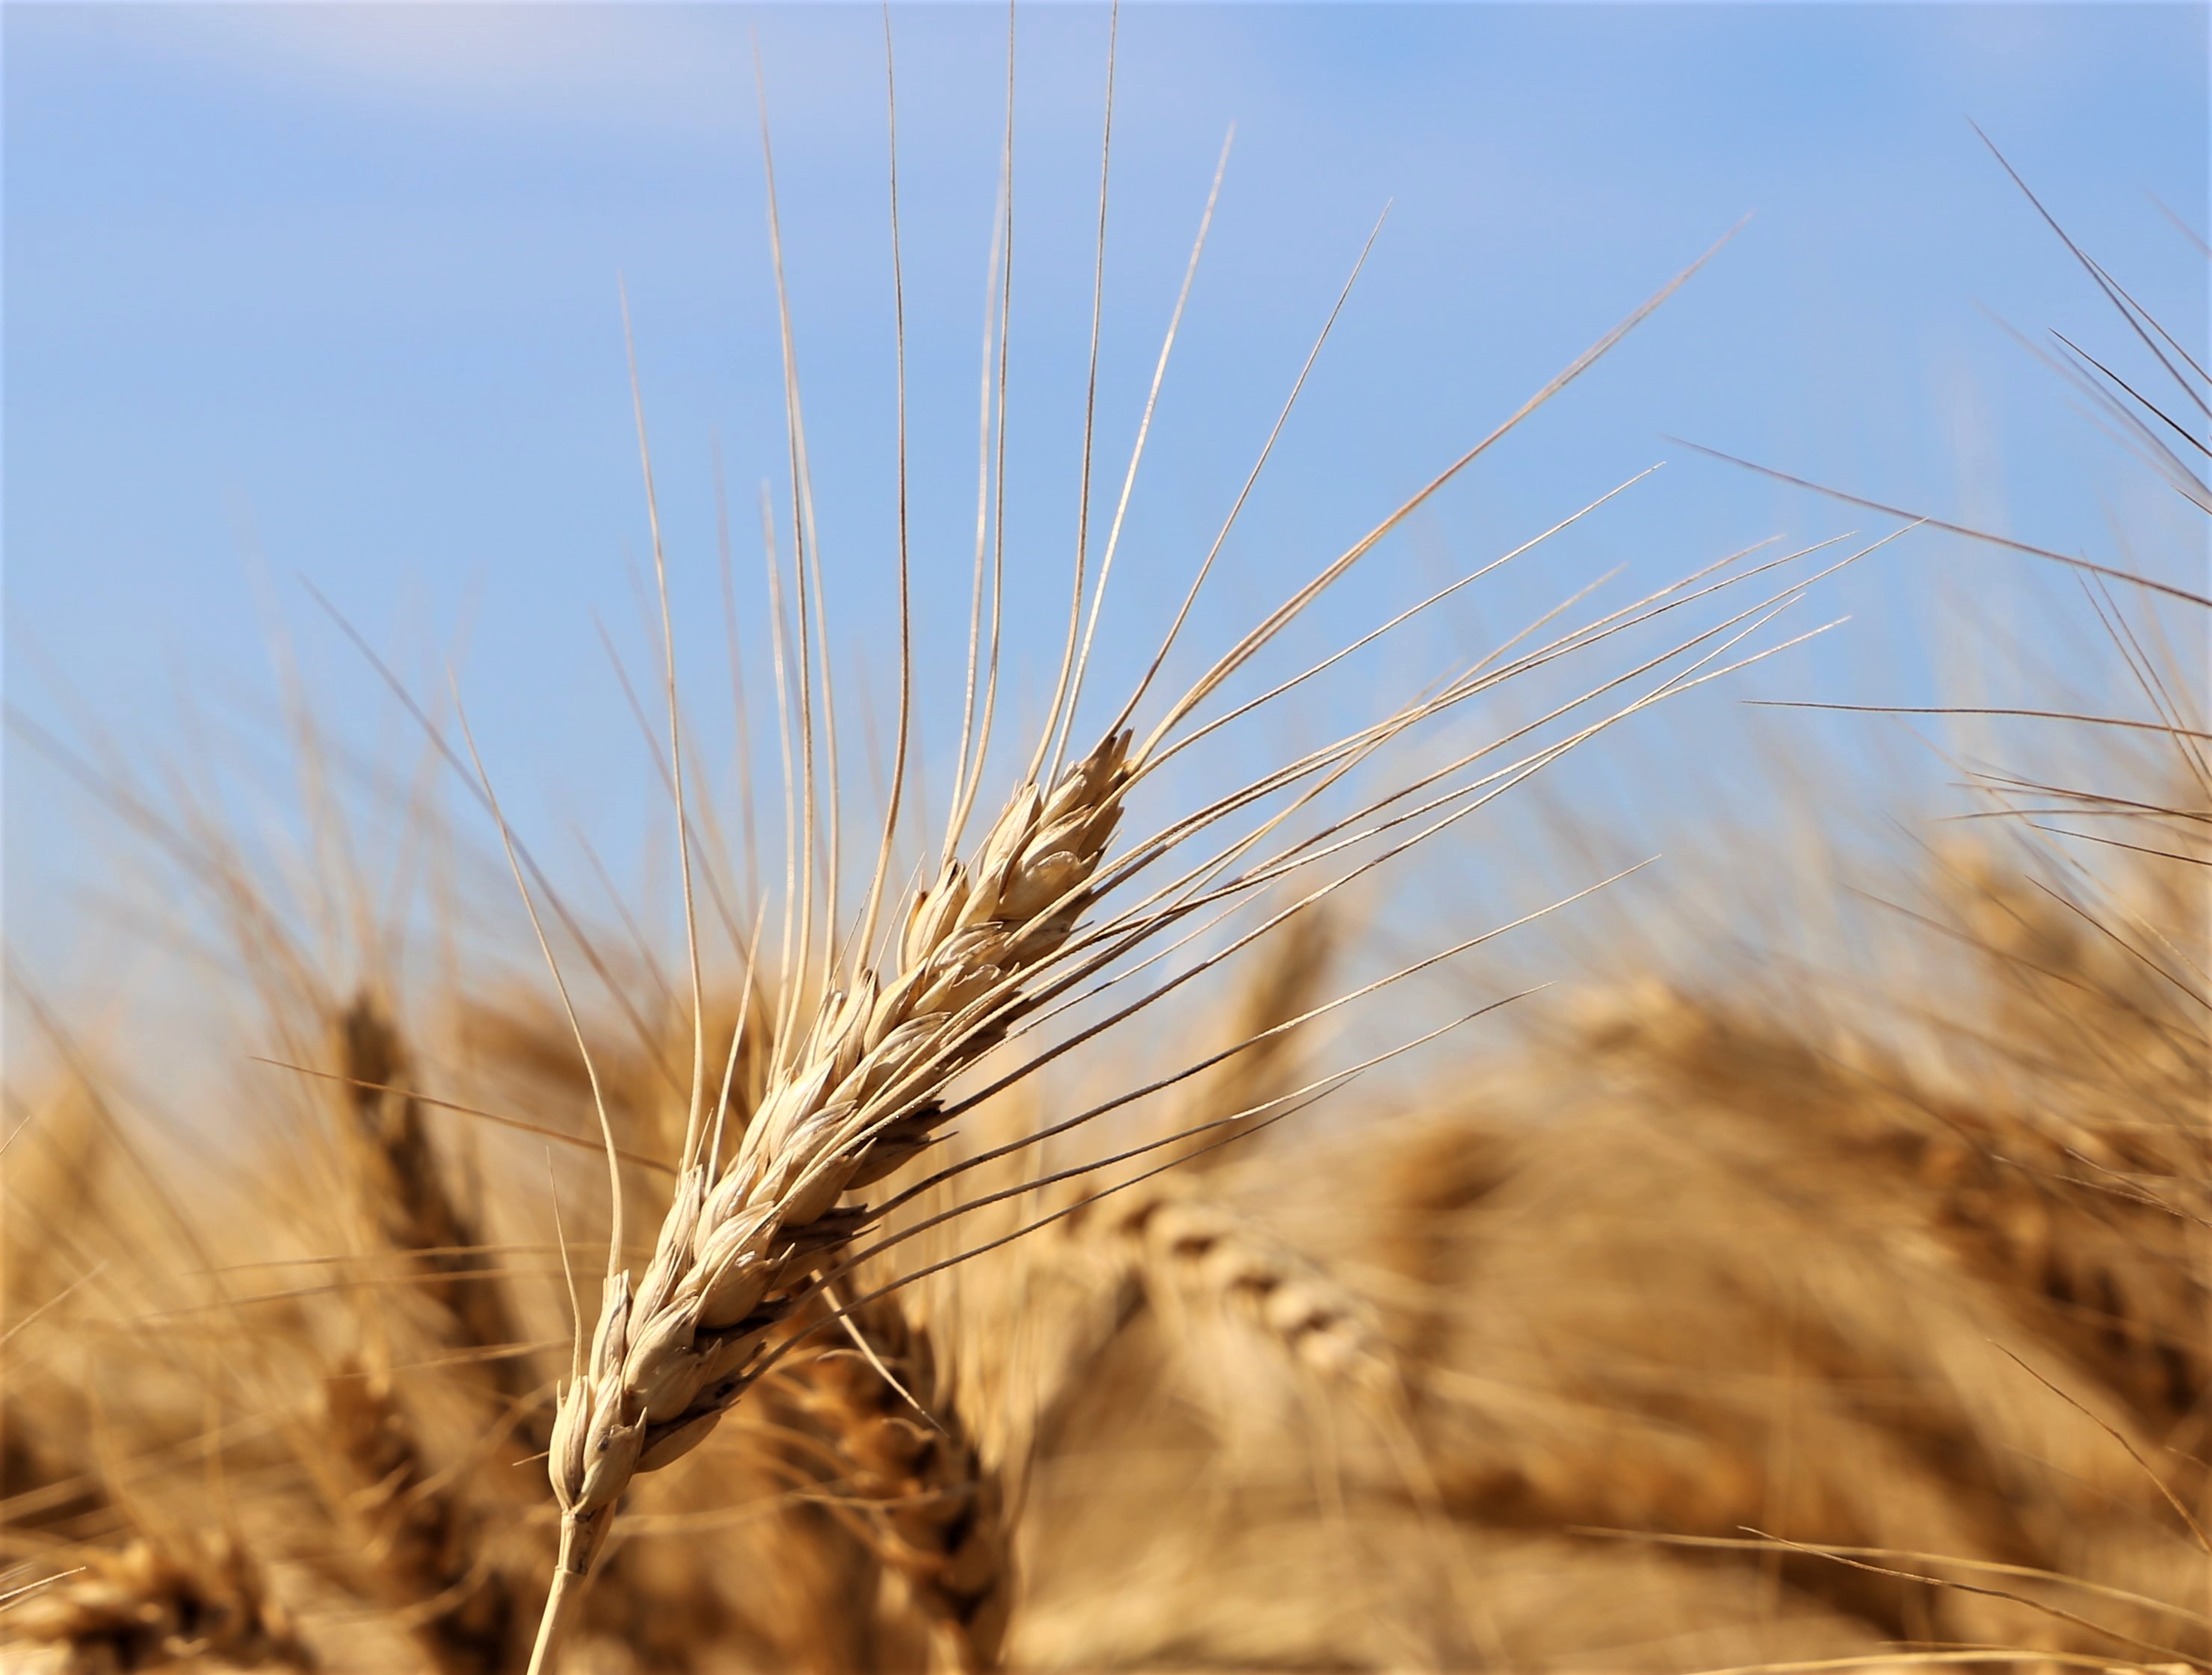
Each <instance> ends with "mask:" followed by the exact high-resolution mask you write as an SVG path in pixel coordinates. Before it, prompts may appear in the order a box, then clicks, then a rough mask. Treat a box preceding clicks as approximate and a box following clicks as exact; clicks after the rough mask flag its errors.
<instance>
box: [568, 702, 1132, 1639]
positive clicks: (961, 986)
mask: <svg viewBox="0 0 2212 1675" xmlns="http://www.w3.org/2000/svg"><path fill="white" fill-rule="evenodd" d="M1128 747H1129V735H1128V734H1127V732H1126V731H1124V732H1119V733H1115V734H1114V735H1112V736H1110V737H1108V738H1107V739H1106V740H1105V741H1104V742H1103V743H1101V744H1100V745H1099V746H1098V747H1097V749H1096V750H1093V751H1092V752H1091V754H1090V755H1089V756H1085V758H1083V759H1082V760H1081V761H1080V762H1076V763H1075V764H1074V765H1073V766H1072V767H1070V768H1068V769H1067V770H1066V772H1065V773H1064V774H1062V775H1061V777H1060V781H1059V783H1058V784H1057V785H1055V786H1053V787H1052V788H1051V790H1050V791H1049V792H1046V791H1043V790H1041V789H1040V788H1039V787H1037V786H1035V785H1034V784H1030V785H1025V786H1023V787H1022V788H1021V789H1020V790H1019V791H1018V792H1017V793H1016V794H1015V796H1014V798H1012V803H1011V804H1010V805H1009V806H1008V807H1007V809H1006V811H1005V813H1003V814H1002V815H1001V816H1000V818H999V820H998V822H996V823H995V824H994V826H993V827H992V828H991V830H990V832H989V834H987V837H986V838H985V840H984V841H983V843H982V846H981V849H980V851H979V852H978V853H977V856H976V859H975V862H974V863H973V865H963V864H962V863H960V862H958V861H953V862H951V863H949V864H948V865H946V866H945V868H944V870H943V871H942V872H941V873H940V874H939V877H938V880H937V882H936V883H935V884H934V885H933V886H932V887H931V888H929V889H926V890H924V891H922V892H921V894H920V895H918V896H917V897H916V898H915V901H914V904H913V907H912V908H911V910H910V911H909V913H908V919H907V925H906V931H905V934H904V936H903V937H902V938H901V939H900V942H899V944H898V946H897V948H896V950H894V954H895V968H894V969H893V970H892V972H891V973H890V974H889V976H888V977H887V978H882V979H879V978H878V976H876V975H875V974H873V973H870V972H865V971H864V972H863V973H862V974H860V977H859V978H858V980H856V981H855V982H854V986H853V987H852V988H851V989H850V990H849V991H845V992H833V993H832V994H830V995H829V997H827V998H826V999H825V1001H824V1002H823V1005H822V1007H821V1009H820V1010H819V1012H818V1013H817V1017H816V1018H815V1022H814V1024H813V1027H812V1029H811V1030H810V1031H809V1032H808V1033H807V1035H805V1039H804V1041H802V1042H801V1043H800V1045H799V1047H798V1048H797V1050H796V1051H795V1052H794V1053H793V1054H792V1055H791V1056H790V1058H789V1059H788V1060H787V1062H786V1063H785V1064H783V1065H780V1066H779V1067H778V1070H777V1073H776V1074H775V1077H773V1078H772V1081H771V1084H770V1088H769V1095H768V1097H767V1099H766V1101H764V1102H763V1106H762V1108H761V1110H760V1112H759V1114H758V1115H757V1117H756V1118H755V1120H754V1121H753V1122H752V1124H751V1125H750V1126H749V1127H748V1129H747V1130H746V1132H745V1136H744V1141H743V1143H742V1144H740V1146H739V1148H738V1152H737V1156H735V1158H734V1159H733V1160H732V1162H730V1164H729V1166H728V1168H726V1169H722V1168H718V1163H719V1149H720V1138H721V1137H720V1133H719V1132H713V1131H708V1132H702V1133H700V1134H699V1135H698V1136H697V1137H696V1144H694V1146H693V1148H692V1151H691V1155H690V1156H687V1157H686V1159H685V1160H684V1170H683V1173H682V1174H681V1176H680V1177H679V1178H678V1181H677V1186H676V1191H675V1195H674V1199H673V1202H672V1203H671V1205H670V1208H669V1211H668V1214H667V1217H666V1218H665V1220H664V1221H663V1222H662V1223H661V1227H660V1233H659V1238H658V1240H657V1241H656V1243H655V1246H654V1250H653V1260H652V1262H651V1263H650V1264H649V1265H647V1268H646V1270H645V1273H644V1277H643V1278H642V1279H641V1281H639V1283H638V1284H637V1285H636V1287H635V1290H633V1289H632V1286H631V1284H630V1279H629V1274H628V1273H627V1272H626V1271H624V1272H619V1273H616V1274H614V1275H612V1276H611V1277H609V1278H608V1279H607V1280H606V1282H605V1293H604V1299H603V1302H602V1305H601V1308H600V1311H599V1324H598V1326H597V1328H596V1330H595V1331H594V1332H593V1333H592V1344H591V1348H590V1351H589V1356H588V1358H587V1359H586V1360H585V1362H584V1364H583V1365H581V1366H580V1367H579V1368H578V1369H577V1372H576V1375H575V1376H574V1377H573V1378H572V1379H571V1380H569V1381H568V1382H567V1383H566V1385H565V1386H564V1387H563V1388H562V1393H561V1399H560V1405H559V1409H558V1411H557V1412H556V1416H555V1419H554V1423H553V1442H552V1449H551V1452H550V1457H549V1460H548V1469H549V1472H550V1476H551V1478H552V1481H553V1494H554V1498H555V1499H556V1501H557V1502H559V1503H560V1507H561V1514H562V1515H561V1552H560V1558H559V1561H558V1568H557V1569H556V1573H555V1578H554V1586H553V1592H552V1594H551V1596H550V1598H549V1599H548V1601H547V1604H546V1612H545V1617H544V1623H543V1625H542V1626H541V1629H540V1631H539V1636H538V1647H537V1650H536V1652H535V1654H533V1657H532V1669H533V1670H538V1669H543V1668H544V1666H546V1663H547V1661H548V1660H549V1659H550V1655H551V1650H552V1647H553V1645H554V1643H555V1642H556V1639H557V1636H558V1634H559V1628H560V1619H561V1616H562V1611H563V1610H564V1608H565V1606H566V1605H567V1604H568V1601H569V1599H570V1598H571V1596H572V1595H573V1593H574V1589H575V1588H576V1587H578V1586H579V1585H580V1582H581V1581H582V1579H583V1578H584V1577H585V1576H586V1575H587V1574H588V1572H589V1571H590V1569H591V1565H592V1559H593V1557H594V1556H595V1555H596V1554H597V1553H598V1551H599V1546H600V1545H601V1543H602V1542H603V1541H604V1539H605V1535H606V1532H607V1528H608V1526H609V1525H610V1524H611V1521H612V1520H613V1516H614V1511H615V1503H616V1502H617V1499H618V1498H619V1497H620V1496H621V1495H622V1493H623V1490H624V1489H626V1488H627V1487H628V1486H629V1482H630V1480H631V1478H634V1477H635V1475H636V1474H637V1473H639V1472H650V1471H655V1470H657V1469H659V1467H661V1466H665V1465H667V1464H669V1463H670V1462H671V1461H672V1460H677V1459H678V1458H680V1457H681V1456H682V1455H683V1454H684V1453H688V1452H689V1451H690V1449H692V1448H694V1447H697V1446H698V1444H699V1443H700V1442H701V1441H704V1440H705V1438H706V1436H707V1434H708V1432H709V1431H710V1430H712V1429H714V1425H715V1423H716V1422H717V1421H719V1420H720V1417H721V1416H722V1414H723V1413H724V1412H725V1411H726V1410H727V1409H728V1408H729V1407H730V1405H732V1403H733V1402H735V1401H736V1400H737V1399H738V1396H739V1395H740V1394H741V1393H743V1391H744V1389H745V1387H746V1386H747V1385H748V1384H749V1383H750V1381H751V1380H752V1378H753V1377H754V1376H755V1375H757V1367H756V1365H755V1363H756V1362H757V1360H758V1358H759V1356H760V1352H761V1350H762V1348H763V1344H765V1343H766V1341H767V1339H768V1337H769V1333H770V1332H772V1331H773V1330H774V1329H775V1327H776V1326H778V1325H779V1324H781V1322H783V1321H784V1320H787V1318H788V1317H789V1315H790V1314H791V1313H792V1311H793V1308H795V1307H796V1306H797V1305H798V1304H799V1302H801V1301H803V1300H804V1299H805V1297H806V1296H808V1295H809V1294H810V1287H809V1284H808V1282H809V1280H810V1278H811V1276H812V1275H813V1273H814V1272H815V1271H816V1269H817V1267H819V1266H820V1265H822V1263H823V1260H824V1259H825V1258H826V1257H828V1256H829V1255H830V1254H832V1253H835V1252H836V1251H837V1250H839V1249H840V1248H841V1247H844V1246H846V1245H848V1244H849V1243H850V1242H851V1241H852V1240H853V1238H854V1236H855V1235H857V1234H858V1233H859V1232H860V1229H862V1228H863V1227H864V1226H866V1224H867V1222H868V1218H869V1212H868V1211H867V1210H866V1208H864V1207H861V1206H859V1205H848V1206H844V1207H840V1206H839V1204H838V1200H839V1199H842V1197H843V1196H844V1195H845V1194H846V1193H848V1192H849V1191H852V1190H854V1189H855V1188H859V1187H864V1186H868V1185H870V1184H871V1183H872V1182H874V1181H877V1180H881V1179H882V1178H883V1177H884V1176H885V1175H887V1174H890V1173H891V1172H892V1171H893V1170H894V1169H896V1168H898V1167H899V1166H900V1165H902V1163H904V1162H907V1161H908V1159H909V1158H911V1157H913V1156H915V1155H916V1154H917V1153H919V1152H920V1151H921V1150H922V1149H923V1147H924V1146H926V1145H927V1144H928V1143H929V1140H930V1138H931V1135H932V1132H933V1130H934V1128H935V1127H936V1126H937V1125H938V1124H939V1122H940V1121H942V1120H943V1119H944V1115H945V1112H944V1108H943V1106H942V1104H941V1103H940V1102H939V1095H941V1094H942V1093H943V1091H944V1089H945V1087H946V1085H947V1084H948V1083H951V1081H952V1080H953V1078H954V1077H957V1076H958V1075H959V1074H960V1073H961V1072H962V1071H964V1070H966V1069H967V1068H969V1066H970V1065H974V1064H975V1062H976V1061H977V1060H978V1059H981V1057H982V1055H983V1054H984V1053H987V1051H989V1049H990V1048H991V1047H993V1046H994V1045H995V1044H996V1043H997V1042H998V1041H999V1040H1000V1038H1001V1037H1002V1036H1003V1035H1005V1033H1006V1029H1008V1027H1009V1026H1010V1025H1011V1024H1012V1023H1013V1022H1014V1021H1015V1020H1016V1019H1017V1018H1018V1017H1020V1016H1021V1015H1022V1012H1023V1010H1024V990H1023V985H1024V980H1025V979H1028V978H1030V977H1032V976H1034V975H1035V974H1036V973H1037V972H1038V970H1039V969H1040V968H1042V967H1043V966H1044V965H1046V964H1047V963H1048V962H1050V961H1051V960H1052V958H1053V956H1054V955H1055V954H1057V953H1058V952H1059V951H1060V949H1061V948H1062V946H1063V945H1064V944H1066V942H1067V940H1068V938H1069V937H1070V936H1071V935H1072V934H1073V932H1074V930H1075V928H1076V925H1077V923H1078V921H1079V919H1080V918H1081V916H1082V914H1083V912H1084V910H1085V908H1086V907H1088V906H1089V905H1090V901H1091V895H1092V891H1091V883H1092V880H1093V878H1094V877H1095V876H1096V874H1097V871H1098V868H1099V864H1100V862H1101V860H1102V859H1103V857H1104V854H1105V852H1106V847H1107V845H1108V843H1109V841H1111V840H1112V837H1113V834H1114V832H1115V828H1116V826H1117V825H1118V823H1119V822H1120V819H1121V809H1122V795H1123V792H1124V790H1125V788H1126V786H1127V781H1128V777H1129V767H1128V760H1127V756H1128Z"/></svg>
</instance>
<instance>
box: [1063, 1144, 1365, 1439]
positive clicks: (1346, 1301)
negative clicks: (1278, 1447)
mask: <svg viewBox="0 0 2212 1675" xmlns="http://www.w3.org/2000/svg"><path fill="white" fill-rule="evenodd" d="M1066 1226H1067V1228H1068V1229H1069V1232H1070V1234H1071V1235H1072V1236H1073V1237H1075V1238H1078V1239H1081V1240H1085V1241H1086V1242H1087V1244H1088V1245H1089V1247H1090V1252H1091V1254H1092V1255H1093V1256H1096V1257H1098V1258H1103V1259H1104V1260H1105V1261H1106V1262H1107V1263H1108V1264H1109V1265H1110V1266H1111V1267H1112V1269H1113V1270H1114V1271H1115V1272H1116V1273H1117V1274H1118V1275H1119V1276H1120V1277H1121V1278H1123V1279H1125V1280H1135V1281H1138V1282H1139V1283H1140V1284H1143V1286H1144V1287H1145V1290H1146V1293H1147V1295H1148V1296H1150V1297H1151V1298H1152V1301H1153V1303H1154V1306H1155V1307H1156V1308H1164V1309H1165V1310H1167V1311H1172V1310H1173V1309H1174V1308H1176V1307H1178V1306H1188V1302H1190V1301H1197V1302H1201V1303H1203V1304H1204V1305H1206V1306H1207V1307H1210V1308H1218V1309H1220V1310H1223V1311H1225V1312H1227V1311H1230V1310H1235V1311H1237V1312H1241V1313H1243V1314H1245V1315H1246V1316H1248V1317H1249V1319H1250V1320H1252V1321H1253V1322H1254V1323H1255V1325H1256V1326H1258V1327H1259V1328H1260V1329H1261V1332H1264V1333H1265V1334H1266V1335H1267V1337H1269V1338H1273V1340H1274V1341H1275V1342H1276V1343H1278V1344H1280V1345H1281V1346H1282V1349H1283V1351H1284V1353H1285V1355H1287V1356H1289V1357H1290V1359H1291V1362H1293V1363H1294V1364H1295V1365H1297V1366H1299V1367H1302V1368H1304V1369H1307V1370H1308V1371H1310V1372H1311V1373H1314V1374H1316V1375H1319V1376H1321V1377H1322V1378H1324V1379H1328V1380H1330V1381H1337V1382H1340V1383H1343V1384H1346V1385H1348V1386H1350V1387H1352V1389H1353V1390H1354V1391H1356V1392H1358V1393H1362V1394H1364V1395H1365V1396H1367V1397H1369V1398H1370V1399H1376V1400H1385V1401H1387V1400H1389V1399H1391V1398H1393V1397H1394V1396H1395V1394H1396V1393H1398V1392H1400V1391H1401V1389H1402V1388H1403V1380H1402V1378H1401V1373H1400V1368H1399V1362H1398V1358H1397V1356H1396V1355H1395V1352H1394V1351H1393V1350H1392V1349H1391V1347H1390V1343H1389V1338H1388V1337H1387V1336H1386V1335H1385V1333H1384V1332H1383V1323H1382V1320H1381V1317H1380V1316H1379V1315H1378V1314H1377V1313H1376V1310H1375V1308H1374V1306H1373V1305H1372V1304H1370V1302H1368V1301H1367V1300H1366V1299H1365V1298H1364V1297H1363V1296H1359V1295H1358V1293H1357V1292H1355V1291H1353V1290H1350V1289H1349V1288H1348V1287H1346V1285H1345V1284H1343V1283H1342V1282H1340V1281H1339V1280H1338V1279H1336V1278H1335V1277H1333V1276H1332V1275H1330V1274H1329V1273H1328V1272H1327V1271H1324V1270H1323V1269H1322V1268H1321V1267H1320V1266H1319V1265H1317V1264H1316V1263H1314V1262H1312V1261H1310V1260H1309V1259H1306V1258H1304V1257H1303V1256H1301V1255H1299V1254H1298V1253H1297V1252H1295V1251H1293V1250H1291V1248H1290V1247H1288V1246H1286V1245H1285V1244H1284V1243H1283V1242H1282V1241H1281V1240H1279V1239H1278V1238H1276V1237H1275V1236H1274V1235H1273V1234H1272V1233H1270V1232H1269V1231H1268V1230H1267V1229H1265V1228H1263V1227H1261V1226H1259V1225H1258V1224H1256V1223H1253V1222H1251V1221H1249V1220H1247V1219H1246V1218H1245V1217H1242V1216H1239V1215H1238V1214H1237V1212H1236V1211H1232V1210H1231V1209H1230V1208H1228V1207H1227V1206H1226V1205H1223V1204H1220V1203H1218V1202H1216V1201H1213V1200H1212V1199H1206V1198H1203V1197H1200V1196H1199V1195H1198V1194H1197V1193H1194V1192H1193V1191H1192V1190H1191V1189H1190V1188H1188V1186H1184V1185H1183V1184H1182V1182H1181V1181H1180V1180H1177V1179H1176V1176H1175V1175H1173V1174H1169V1175H1156V1176H1153V1177H1152V1178H1151V1179H1149V1180H1143V1181H1141V1182H1139V1183H1136V1184H1134V1185H1133V1186H1128V1187H1125V1188H1122V1189H1121V1190H1119V1191H1116V1192H1114V1193H1104V1194H1101V1195H1099V1196H1098V1197H1097V1198H1094V1199H1091V1200H1089V1201H1088V1202H1086V1203H1085V1204H1084V1205H1082V1206H1081V1207H1080V1208H1079V1210H1078V1211H1076V1212H1075V1213H1073V1214H1072V1215H1071V1216H1069V1217H1067V1219H1066Z"/></svg>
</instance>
